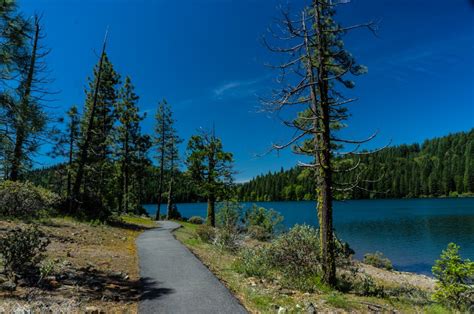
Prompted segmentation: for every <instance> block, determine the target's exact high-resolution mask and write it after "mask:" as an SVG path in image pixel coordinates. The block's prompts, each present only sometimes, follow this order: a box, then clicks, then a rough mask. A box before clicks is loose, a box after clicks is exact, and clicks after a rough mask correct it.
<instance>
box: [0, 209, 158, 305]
mask: <svg viewBox="0 0 474 314" xmlns="http://www.w3.org/2000/svg"><path fill="white" fill-rule="evenodd" d="M21 225H24V223H21V222H11V221H10V222H8V221H0V236H1V235H2V234H4V233H5V232H6V231H8V230H10V229H12V228H15V227H19V226H21ZM39 226H40V228H41V230H43V231H44V233H45V234H46V235H47V236H48V237H49V238H50V240H51V243H50V244H49V246H48V248H47V253H46V255H47V257H46V259H45V260H44V261H43V264H45V265H46V264H47V265H49V266H50V268H51V271H50V272H49V273H48V275H47V276H45V278H44V279H43V280H42V282H41V283H40V285H39V287H31V285H30V284H28V283H27V282H25V281H23V280H22V279H20V280H19V281H18V283H17V287H16V291H14V292H5V291H3V292H0V310H3V311H5V312H10V311H11V310H14V309H15V308H20V307H22V308H25V309H28V308H29V309H31V308H35V309H45V308H47V307H48V308H50V309H52V310H53V312H55V311H54V309H60V310H62V311H66V312H68V313H70V312H85V311H87V312H94V311H98V312H97V313H99V312H102V311H103V312H106V313H116V312H120V313H136V312H137V304H138V300H139V298H140V295H141V289H142V285H141V283H140V276H139V269H138V257H137V251H136V247H135V239H136V237H137V236H138V235H139V234H140V233H141V232H142V231H143V230H145V229H148V228H153V227H154V226H155V224H154V222H153V221H151V220H149V219H146V218H139V217H128V216H125V217H122V220H121V221H120V222H117V223H114V224H113V225H103V224H96V225H94V224H90V223H85V222H78V221H75V220H73V219H70V218H53V219H48V220H46V221H43V222H41V223H39ZM1 279H3V280H5V278H1Z"/></svg>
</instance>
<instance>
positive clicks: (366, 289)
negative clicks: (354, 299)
mask: <svg viewBox="0 0 474 314" xmlns="http://www.w3.org/2000/svg"><path fill="white" fill-rule="evenodd" d="M353 290H354V292H355V294H357V295H361V296H365V297H383V296H384V295H385V291H384V289H383V287H382V286H380V285H378V284H377V283H376V282H375V281H374V279H373V278H372V277H370V276H368V275H364V276H362V277H360V278H358V279H357V280H356V281H355V282H354V287H353Z"/></svg>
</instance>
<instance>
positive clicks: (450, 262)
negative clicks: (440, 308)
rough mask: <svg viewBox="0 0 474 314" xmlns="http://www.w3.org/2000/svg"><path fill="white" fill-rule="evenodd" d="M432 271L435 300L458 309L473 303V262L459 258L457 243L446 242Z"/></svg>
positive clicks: (465, 307)
mask: <svg viewBox="0 0 474 314" xmlns="http://www.w3.org/2000/svg"><path fill="white" fill-rule="evenodd" d="M432 272H433V275H434V277H435V278H436V279H437V282H436V291H435V293H434V294H433V299H434V300H435V301H438V302H440V303H441V304H443V305H446V306H448V307H452V308H456V309H458V310H463V309H467V308H469V307H470V306H473V305H474V288H473V285H474V262H471V261H470V260H468V259H465V260H463V259H462V258H461V256H460V255H459V246H458V245H456V244H454V243H449V244H448V247H447V249H446V250H444V251H443V252H442V253H441V257H440V259H439V260H437V261H436V262H435V265H434V266H433V268H432Z"/></svg>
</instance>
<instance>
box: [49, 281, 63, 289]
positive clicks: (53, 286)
mask: <svg viewBox="0 0 474 314" xmlns="http://www.w3.org/2000/svg"><path fill="white" fill-rule="evenodd" d="M49 285H50V286H51V288H54V289H56V288H59V287H60V286H61V284H60V283H59V282H58V281H57V280H51V281H50V282H49Z"/></svg>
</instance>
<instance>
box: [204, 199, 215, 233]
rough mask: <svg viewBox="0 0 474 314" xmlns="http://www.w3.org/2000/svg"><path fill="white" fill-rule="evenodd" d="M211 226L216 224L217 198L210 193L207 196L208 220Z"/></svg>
mask: <svg viewBox="0 0 474 314" xmlns="http://www.w3.org/2000/svg"><path fill="white" fill-rule="evenodd" d="M206 223H207V224H208V225H209V226H212V227H215V226H216V198H215V197H214V195H209V197H208V198H207V220H206Z"/></svg>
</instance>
